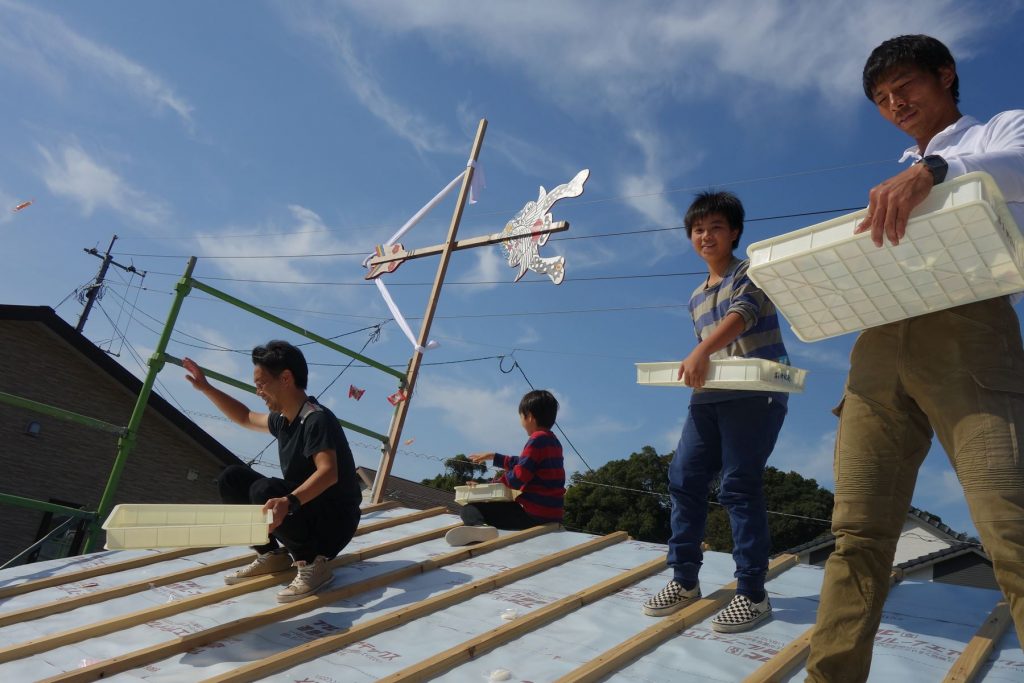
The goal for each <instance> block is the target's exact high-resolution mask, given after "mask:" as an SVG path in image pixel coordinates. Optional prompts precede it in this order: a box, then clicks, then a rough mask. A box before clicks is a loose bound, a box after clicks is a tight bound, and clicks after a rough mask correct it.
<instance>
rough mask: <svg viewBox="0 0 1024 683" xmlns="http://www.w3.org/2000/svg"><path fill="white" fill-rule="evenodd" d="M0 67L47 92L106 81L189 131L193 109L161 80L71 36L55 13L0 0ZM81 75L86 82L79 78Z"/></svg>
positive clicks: (102, 47)
mask: <svg viewBox="0 0 1024 683" xmlns="http://www.w3.org/2000/svg"><path fill="white" fill-rule="evenodd" d="M0 17H2V18H0V64H3V65H5V66H6V68H7V69H8V70H9V71H11V72H12V73H22V74H24V75H25V76H26V77H28V78H31V79H32V80H33V81H34V82H37V83H41V84H43V85H44V86H48V87H49V88H50V89H51V90H55V91H58V92H60V91H63V90H65V89H67V88H69V87H71V86H69V84H72V83H73V84H75V85H77V86H81V85H83V84H84V83H94V82H96V81H97V80H99V81H102V82H104V83H105V84H106V85H107V87H110V88H113V89H114V90H117V91H119V92H121V93H124V94H126V95H129V96H131V97H135V98H137V99H141V100H143V101H144V102H147V103H149V104H150V105H152V106H154V107H156V108H157V109H169V110H170V111H172V112H174V113H175V114H176V115H177V116H178V117H179V118H180V119H181V120H182V121H183V122H184V123H185V125H186V126H188V127H189V128H190V129H191V127H192V125H193V120H192V111H193V107H192V106H191V105H190V104H189V103H188V102H187V101H186V100H185V99H184V98H182V97H181V96H180V95H178V94H177V93H176V92H175V91H174V89H173V88H172V87H171V86H170V85H168V84H167V83H165V82H164V81H163V79H162V78H160V77H159V76H157V75H156V74H155V73H153V72H152V71H150V70H149V69H147V68H146V67H144V66H142V65H141V64H139V63H137V62H135V61H133V60H131V59H129V58H128V57H126V56H124V55H122V54H121V53H120V52H117V51H116V50H114V49H112V48H110V47H107V46H105V45H101V44H99V43H97V42H95V41H93V40H90V39H89V38H86V37H85V36H83V35H81V34H79V33H77V32H75V31H74V30H73V29H72V28H71V27H69V26H68V25H67V24H66V23H64V21H63V20H62V19H61V18H60V17H59V16H57V15H56V14H51V13H49V12H43V11H41V10H38V9H36V8H34V7H30V6H28V5H25V4H23V3H20V2H15V1H14V0H0ZM82 76H84V78H82Z"/></svg>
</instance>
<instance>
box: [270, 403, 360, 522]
mask: <svg viewBox="0 0 1024 683" xmlns="http://www.w3.org/2000/svg"><path fill="white" fill-rule="evenodd" d="M267 426H268V427H269V428H270V433H271V434H273V435H274V436H275V437H276V438H277V453H278V456H279V457H280V460H281V474H282V476H283V477H284V480H285V481H288V482H291V483H292V484H294V485H296V486H298V485H299V484H301V483H302V482H304V481H306V480H307V479H309V477H310V476H312V475H313V473H314V472H316V463H315V462H313V456H314V455H316V454H317V453H319V452H320V451H325V450H333V451H334V452H335V453H336V454H337V459H338V482H337V483H336V484H334V485H333V486H331V487H330V488H329V489H327V490H326V491H324V492H323V493H322V494H320V496H325V497H326V498H327V499H329V500H333V501H337V502H342V503H352V502H355V503H356V504H357V505H358V504H359V503H360V502H361V501H362V493H361V492H360V490H359V484H358V478H357V477H356V466H355V461H354V460H353V458H352V449H350V448H349V445H348V439H346V438H345V432H344V430H342V428H341V425H340V424H338V418H336V417H335V416H334V413H332V412H331V411H330V410H328V409H327V408H326V407H324V406H322V405H320V404H319V403H317V401H316V399H315V398H313V397H312V396H309V397H307V398H306V403H305V405H303V406H302V409H301V410H300V411H299V414H298V415H297V416H296V418H295V420H294V421H293V422H292V423H290V424H289V423H288V422H287V420H285V418H284V415H282V414H281V413H271V414H270V415H269V417H268V419H267ZM320 496H318V497H320Z"/></svg>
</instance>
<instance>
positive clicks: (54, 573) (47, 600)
mask: <svg viewBox="0 0 1024 683" xmlns="http://www.w3.org/2000/svg"><path fill="white" fill-rule="evenodd" d="M457 523H458V519H457V518H456V517H454V516H452V515H438V514H429V513H427V512H413V511H410V510H408V509H390V510H381V509H376V510H373V511H369V510H367V511H364V515H363V520H362V522H361V525H360V533H359V534H358V535H357V536H356V537H355V538H354V539H353V540H352V542H351V543H350V544H349V545H348V546H347V547H346V548H345V550H344V551H343V554H342V555H340V556H339V557H338V558H337V559H336V560H335V561H334V563H333V565H332V568H333V569H334V580H333V582H332V583H331V584H330V585H328V586H327V587H326V588H325V589H323V590H322V591H321V592H319V593H318V594H316V595H314V596H311V597H308V598H304V599H303V600H300V601H296V602H292V603H287V604H284V605H279V604H278V603H277V602H276V601H275V598H274V594H275V593H276V592H277V591H278V590H279V589H280V587H281V585H282V584H284V583H287V581H288V580H289V578H290V573H286V572H282V573H280V574H277V575H270V576H266V577H260V578H257V579H253V580H251V581H249V582H243V583H240V584H235V585H232V586H225V585H224V583H223V579H222V578H221V574H223V573H224V572H226V571H229V570H230V569H231V568H233V567H236V566H238V565H241V564H244V563H245V562H247V561H249V560H250V559H251V557H252V554H251V552H250V551H247V550H245V549H243V548H219V549H216V550H208V551H204V550H199V549H196V550H194V551H191V553H189V552H177V551H174V552H173V553H167V552H164V553H157V552H155V551H115V552H103V553H97V554H95V555H89V556H84V557H73V558H67V559H63V560H51V561H49V562H44V563H39V564H34V565H26V566H21V567H14V568H11V569H8V570H5V571H0V642H2V643H4V646H3V647H2V648H0V677H2V678H3V680H14V681H20V680H37V679H40V678H55V677H65V676H66V677H69V678H70V677H75V680H95V679H96V678H99V677H111V676H115V675H116V674H118V673H120V672H125V676H124V677H123V678H125V679H131V680H142V679H148V678H150V677H152V678H153V679H160V680H181V681H185V680H188V681H191V680H200V679H208V678H210V677H217V680H224V679H225V678H226V677H228V676H231V677H232V678H231V679H230V680H257V679H263V680H267V679H269V680H276V681H302V680H309V681H312V680H316V681H322V682H324V683H339V682H342V681H343V682H345V683H360V682H361V681H375V680H379V679H387V680H409V679H410V678H412V679H413V680H427V679H429V680H432V681H447V682H448V683H464V682H465V681H486V680H492V681H494V680H520V681H524V680H526V681H528V680H533V681H554V680H566V681H567V680H581V679H583V680H611V681H629V682H637V683H639V682H640V681H669V680H671V681H684V682H686V681H689V682H691V683H696V682H697V681H706V680H717V681H739V680H751V681H754V680H789V679H790V678H789V677H790V676H792V675H793V674H796V679H797V680H798V679H802V678H803V676H801V675H799V671H800V668H801V667H802V663H803V659H802V658H799V657H798V658H797V659H796V665H795V667H793V668H786V667H785V666H782V667H780V668H781V673H778V672H776V673H774V674H772V677H768V674H767V673H766V668H768V667H774V666H776V665H779V664H780V662H783V661H787V657H788V656H789V654H790V653H791V652H793V651H796V652H798V653H799V652H800V647H801V644H802V643H804V642H805V641H804V640H802V637H803V636H804V635H805V634H806V633H807V631H808V629H810V628H812V627H813V625H814V622H815V613H816V610H817V607H818V595H819V593H820V589H821V582H822V577H823V575H824V572H823V571H822V569H821V568H820V567H815V566H808V565H797V564H794V563H793V561H792V558H791V557H787V558H777V559H776V560H774V561H773V564H772V568H771V569H770V578H769V581H768V584H767V590H768V592H769V594H770V596H771V599H772V603H773V606H774V609H775V611H774V618H772V619H770V620H768V621H766V622H763V623H762V624H760V625H759V626H758V627H757V628H756V629H754V630H752V631H750V632H747V633H740V634H720V633H715V632H713V631H712V630H711V628H710V619H711V618H712V616H713V615H714V614H715V613H716V611H717V610H718V609H720V606H722V605H724V604H725V603H726V602H727V601H728V600H729V599H730V598H731V597H732V595H733V591H732V589H731V588H730V584H732V582H733V576H732V575H733V571H734V569H735V564H734V562H733V559H732V557H731V556H729V555H727V554H725V553H718V552H707V553H705V555H704V564H703V567H702V570H701V577H700V578H701V587H702V589H703V593H704V596H705V597H704V599H703V600H700V601H698V602H696V603H695V604H693V605H691V606H689V607H687V608H685V609H683V610H681V611H679V612H677V613H675V614H673V615H670V616H667V617H661V618H655V617H649V616H646V615H645V614H643V611H642V605H643V603H644V601H645V600H647V599H648V598H650V597H651V596H653V595H654V594H656V593H657V592H658V591H659V590H660V589H661V588H662V587H663V586H664V585H665V583H666V581H668V580H669V579H670V578H671V576H672V570H671V569H670V568H668V567H667V566H666V565H665V553H666V547H665V546H663V545H657V544H653V543H642V542H637V541H630V540H628V539H627V538H626V535H625V534H624V533H622V532H618V533H616V534H610V535H608V536H604V537H598V536H592V535H589V534H583V533H578V532H571V531H565V530H560V529H557V528H553V527H536V528H534V529H529V530H526V531H523V532H501V535H500V537H499V538H498V539H496V540H495V541H488V542H485V543H482V544H479V545H475V546H466V547H462V548H452V547H450V546H448V545H447V544H446V543H445V541H444V533H445V531H446V530H447V529H449V528H451V526H452V525H454V524H457ZM172 557H174V558H175V559H171V558H172ZM128 562H131V563H135V565H136V566H131V565H130V564H129V565H127V566H126V563H128ZM147 562H148V563H149V564H146V565H145V566H138V563H147ZM83 571H85V572H89V573H82V572H83ZM1000 600H1001V595H1000V594H999V593H998V592H997V591H992V590H984V589H978V588H968V587H964V586H952V585H947V584H940V583H932V582H924V583H916V582H912V583H909V584H903V583H898V584H896V585H895V586H894V587H893V588H892V590H891V591H890V592H889V596H888V599H887V601H886V604H885V611H884V613H883V615H882V622H881V627H880V630H879V635H878V638H876V640H875V643H874V651H873V655H872V666H871V675H872V679H873V680H874V679H877V680H906V681H939V680H942V679H943V678H944V677H945V676H946V675H947V674H948V673H950V672H951V670H953V669H954V668H955V667H957V666H960V665H961V664H963V662H961V661H960V657H961V654H962V653H965V652H974V651H975V648H976V647H977V641H974V640H972V639H973V638H974V636H975V633H976V632H977V631H978V629H979V627H980V626H981V625H982V624H983V623H985V622H986V620H987V619H988V617H989V615H990V614H991V613H992V611H993V608H994V607H995V606H996V605H997V603H999V601H1000ZM1006 621H1008V620H1006V619H1003V620H1002V622H1001V623H1004V624H1005V623H1006ZM101 622H102V623H101ZM993 638H994V641H995V642H994V645H995V647H994V648H993V649H992V651H991V653H990V654H986V655H985V657H987V661H986V662H983V666H981V667H979V670H978V674H977V677H976V678H975V679H974V680H976V681H983V682H986V683H996V682H997V681H1009V680H1022V679H1024V652H1022V651H1021V649H1020V644H1019V643H1018V641H1017V637H1016V633H1015V632H1014V629H1013V628H1009V629H1008V630H1006V631H1005V633H1003V634H1002V635H1001V636H1000V635H996V636H993ZM634 644H639V645H640V646H639V647H633V645H634ZM969 644H970V645H971V647H968V645H969ZM791 646H792V647H791ZM977 651H979V652H980V651H983V648H980V647H979V648H978V649H977ZM986 652H987V651H986ZM590 674H593V675H590ZM79 677H80V678H79Z"/></svg>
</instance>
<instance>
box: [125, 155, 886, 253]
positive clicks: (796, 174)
mask: <svg viewBox="0 0 1024 683" xmlns="http://www.w3.org/2000/svg"><path fill="white" fill-rule="evenodd" d="M890 163H892V159H876V160H874V161H860V162H856V163H852V164H840V165H838V166H826V167H823V168H816V169H808V170H804V171H791V172H789V173H777V174H774V175H769V176H758V177H754V178H743V179H740V180H729V181H724V182H711V183H702V184H700V185H692V186H688V187H677V188H671V189H668V190H660V191H657V192H637V193H634V194H621V195H610V196H607V197H595V198H594V199H585V200H580V199H577V200H576V201H575V202H573V205H574V206H587V205H593V204H603V203H607V202H614V201H624V200H627V199H637V198H640V197H658V196H664V195H669V194H679V193H680V192H696V191H698V190H703V189H705V188H707V187H732V186H735V185H749V184H752V183H759V182H765V181H769V180H783V179H786V178H799V177H803V176H808V175H817V174H824V173H831V172H834V171H845V170H849V169H853V168H864V167H866V166H877V165H880V164H890ZM858 208H863V207H858ZM518 210H519V207H516V208H515V209H511V210H509V209H497V210H493V211H481V212H479V213H474V218H486V217H488V216H499V215H500V216H508V215H511V214H514V213H515V212H516V211H518ZM826 213H827V212H826ZM395 227H396V226H395V225H392V224H381V225H363V226H346V227H345V228H339V229H338V230H345V231H346V232H352V231H354V230H374V229H394V228H395ZM330 232H337V231H336V230H331V229H330V228H325V229H323V230H293V231H287V232H247V233H234V234H226V235H217V234H215V233H197V234H196V235H193V236H192V238H193V239H201V238H215V239H226V238H236V237H275V236H279V235H280V236H284V235H310V234H318V233H330ZM149 239H165V240H180V239H181V238H180V237H161V236H153V237H150V238H149ZM367 253H369V251H366V252H363V253H362V255H365V254H367ZM124 255H125V256H133V255H135V254H127V253H126V254H124Z"/></svg>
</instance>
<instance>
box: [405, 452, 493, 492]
mask: <svg viewBox="0 0 1024 683" xmlns="http://www.w3.org/2000/svg"><path fill="white" fill-rule="evenodd" d="M485 474H487V465H483V464H477V463H475V462H473V461H472V460H470V459H469V458H467V457H466V456H465V455H464V454H462V453H459V454H458V455H456V456H455V457H454V458H448V459H447V460H445V463H444V472H442V473H441V474H439V475H437V476H436V477H433V478H431V479H424V480H423V481H421V482H420V483H421V484H423V485H425V486H431V487H433V488H435V489H441V490H443V491H454V490H455V487H456V486H462V485H464V484H465V483H466V482H467V481H476V482H485V481H489V479H487V477H485V476H484V475H485Z"/></svg>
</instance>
